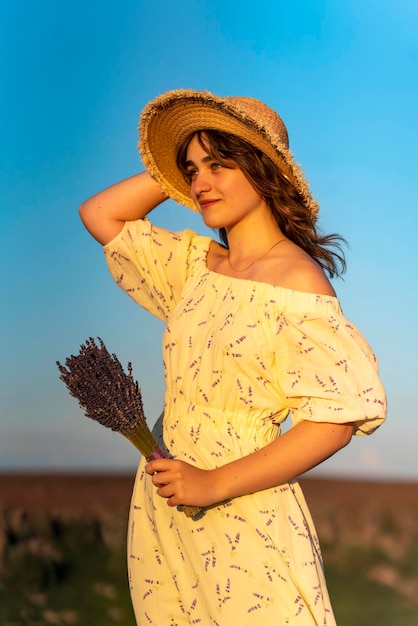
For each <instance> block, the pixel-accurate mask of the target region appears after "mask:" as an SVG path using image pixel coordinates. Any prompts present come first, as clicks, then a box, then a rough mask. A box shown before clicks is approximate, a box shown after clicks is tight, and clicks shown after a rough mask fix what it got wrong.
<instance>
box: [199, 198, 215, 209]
mask: <svg viewBox="0 0 418 626" xmlns="http://www.w3.org/2000/svg"><path fill="white" fill-rule="evenodd" d="M215 202H218V201H217V200H200V202H199V204H200V208H201V209H208V208H209V207H211V206H212V205H213V204H215Z"/></svg>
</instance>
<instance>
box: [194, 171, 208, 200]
mask: <svg viewBox="0 0 418 626" xmlns="http://www.w3.org/2000/svg"><path fill="white" fill-rule="evenodd" d="M209 189H210V181H209V177H208V176H207V175H206V174H205V172H198V173H197V174H196V175H195V177H194V179H193V181H192V193H194V194H195V195H196V196H198V195H199V194H201V193H203V192H205V191H209Z"/></svg>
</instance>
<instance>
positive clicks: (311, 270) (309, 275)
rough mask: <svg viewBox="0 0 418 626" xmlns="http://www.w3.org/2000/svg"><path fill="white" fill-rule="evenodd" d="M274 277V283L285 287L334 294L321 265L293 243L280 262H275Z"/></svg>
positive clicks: (327, 294)
mask: <svg viewBox="0 0 418 626" xmlns="http://www.w3.org/2000/svg"><path fill="white" fill-rule="evenodd" d="M277 261H279V259H277ZM274 277H275V278H274V284H276V285H279V286H281V287H285V288H286V289H293V290H294V291H304V292H307V293H317V294H321V295H325V296H335V291H334V288H333V286H332V285H331V283H330V281H329V280H328V278H327V276H326V275H325V272H324V270H323V269H322V267H321V266H320V265H319V264H318V263H317V262H316V261H315V260H314V259H313V258H312V257H310V256H309V255H308V254H307V253H306V252H304V251H303V250H301V249H300V248H299V247H298V246H295V245H292V248H291V249H290V251H288V252H287V253H285V254H283V256H282V257H281V258H280V263H276V264H275V272H274ZM272 278H273V276H272Z"/></svg>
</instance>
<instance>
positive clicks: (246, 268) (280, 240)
mask: <svg viewBox="0 0 418 626" xmlns="http://www.w3.org/2000/svg"><path fill="white" fill-rule="evenodd" d="M282 241H286V238H285V237H284V238H283V239H279V241H276V243H275V244H273V245H272V246H271V248H269V249H268V250H267V252H265V253H264V254H262V255H261V256H259V257H258V259H255V260H254V261H252V263H250V264H249V265H247V267H244V268H243V269H242V270H237V269H236V268H235V267H234V266H233V265H232V263H231V259H230V258H229V252H230V250H229V248H228V255H227V257H226V258H227V260H228V264H229V267H230V268H231V270H234V272H238V273H239V272H246V271H247V270H249V269H250V267H252V266H253V265H254V264H255V263H257V262H258V261H261V259H264V257H265V256H267V255H268V253H269V252H271V251H272V250H273V248H275V247H276V246H278V245H279V243H282Z"/></svg>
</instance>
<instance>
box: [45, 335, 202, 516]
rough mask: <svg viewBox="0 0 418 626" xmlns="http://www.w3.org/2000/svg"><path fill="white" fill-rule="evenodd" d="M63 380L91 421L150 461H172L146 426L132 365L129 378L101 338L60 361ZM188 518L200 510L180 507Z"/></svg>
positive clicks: (91, 341)
mask: <svg viewBox="0 0 418 626" xmlns="http://www.w3.org/2000/svg"><path fill="white" fill-rule="evenodd" d="M57 366H58V369H59V370H60V372H61V375H60V380H62V382H63V383H65V385H66V386H67V389H68V391H69V393H70V395H71V396H73V397H74V398H76V399H77V400H78V402H79V404H80V406H81V407H82V408H83V409H84V413H85V415H86V416H87V417H89V418H90V419H93V420H94V421H96V422H98V423H99V424H102V426H106V428H110V429H111V430H113V431H115V432H118V433H121V434H122V435H123V436H124V437H126V438H127V439H129V441H130V442H131V443H133V444H134V446H135V447H136V448H137V449H138V450H139V451H140V452H141V454H143V455H144V456H145V458H146V459H147V460H148V461H151V460H153V459H162V458H169V457H168V455H167V454H166V453H165V452H164V450H162V448H161V447H160V446H159V445H158V444H157V442H156V441H155V439H154V437H153V435H152V433H151V431H150V429H149V428H148V424H147V422H146V418H145V414H144V407H143V404H142V396H141V390H140V388H139V385H138V382H137V381H135V380H134V378H133V376H132V364H131V363H128V373H127V374H126V373H125V372H124V370H123V368H122V365H121V364H120V362H119V360H118V358H117V356H116V355H115V354H110V353H109V352H108V350H107V348H106V346H105V345H104V343H103V341H102V340H101V339H100V337H99V345H97V344H96V343H95V341H94V339H93V338H92V337H90V339H88V340H87V341H86V342H85V344H82V345H81V346H80V352H79V354H78V355H77V356H73V355H71V356H70V357H68V358H67V359H66V360H65V366H63V365H61V363H59V362H58V361H57ZM181 508H182V510H183V511H184V513H185V514H186V515H187V516H188V517H193V516H194V515H197V514H198V513H200V512H201V509H200V508H199V507H192V506H183V507H181Z"/></svg>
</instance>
